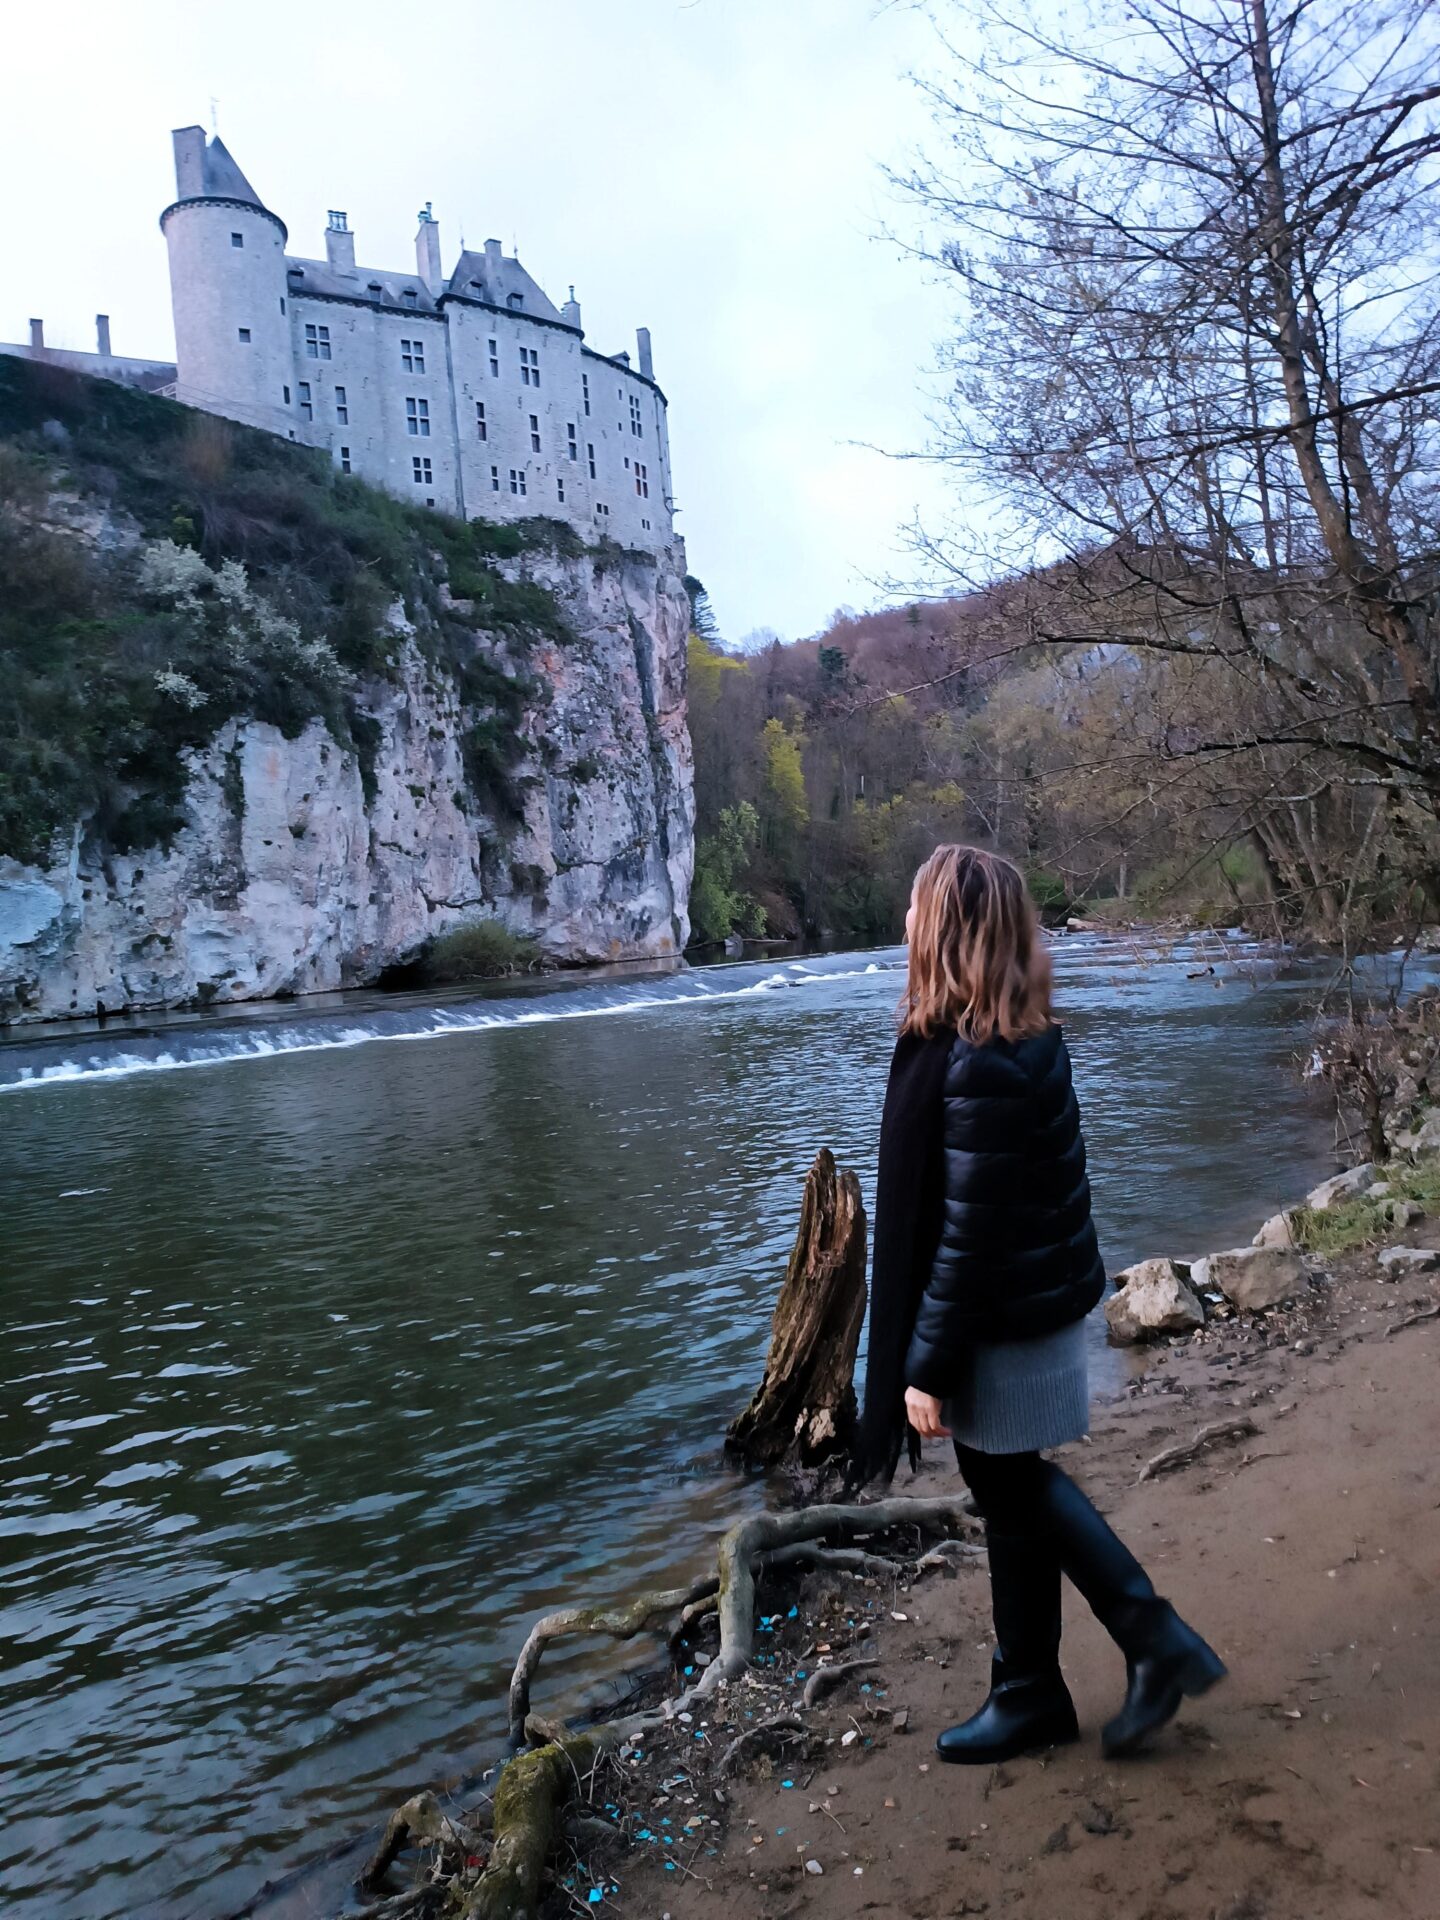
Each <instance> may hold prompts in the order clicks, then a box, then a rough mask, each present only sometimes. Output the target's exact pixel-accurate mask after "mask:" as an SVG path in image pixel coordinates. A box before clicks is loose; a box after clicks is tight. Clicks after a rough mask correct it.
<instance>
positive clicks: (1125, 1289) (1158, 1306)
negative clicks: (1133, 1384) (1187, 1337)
mask: <svg viewBox="0 0 1440 1920" xmlns="http://www.w3.org/2000/svg"><path fill="white" fill-rule="evenodd" d="M1115 1285H1116V1288H1117V1291H1116V1292H1115V1293H1114V1294H1113V1295H1112V1296H1111V1298H1110V1299H1109V1300H1107V1301H1106V1303H1105V1321H1106V1324H1107V1326H1108V1327H1109V1329H1110V1338H1111V1339H1112V1340H1113V1341H1114V1342H1115V1344H1116V1345H1117V1346H1121V1347H1130V1346H1134V1345H1136V1344H1137V1342H1139V1341H1141V1340H1153V1339H1155V1338H1156V1337H1157V1336H1158V1335H1160V1334H1165V1333H1190V1332H1193V1330H1194V1329H1195V1328H1196V1327H1203V1326H1204V1324H1205V1308H1204V1306H1203V1305H1202V1304H1201V1302H1200V1299H1199V1297H1198V1296H1197V1295H1196V1294H1195V1292H1194V1291H1193V1289H1192V1288H1191V1287H1190V1286H1189V1285H1188V1283H1187V1281H1186V1278H1185V1275H1184V1273H1183V1272H1182V1270H1181V1268H1180V1266H1179V1263H1178V1262H1177V1261H1174V1260H1141V1261H1140V1262H1139V1264H1138V1265H1136V1266H1133V1267H1127V1268H1126V1269H1125V1271H1124V1272H1123V1273H1118V1274H1116V1276H1115Z"/></svg>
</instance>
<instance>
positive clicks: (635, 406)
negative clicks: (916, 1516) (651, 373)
mask: <svg viewBox="0 0 1440 1920" xmlns="http://www.w3.org/2000/svg"><path fill="white" fill-rule="evenodd" d="M630 431H631V433H633V434H634V436H635V438H636V439H637V440H643V439H644V438H645V429H644V427H643V426H642V425H641V423H640V402H639V400H638V399H637V398H636V396H635V395H634V394H633V393H632V394H631V396H630Z"/></svg>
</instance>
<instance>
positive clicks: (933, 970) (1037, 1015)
mask: <svg viewBox="0 0 1440 1920" xmlns="http://www.w3.org/2000/svg"><path fill="white" fill-rule="evenodd" d="M899 1012H900V1030H901V1032H902V1033H914V1034H920V1035H929V1034H932V1033H936V1032H938V1031H939V1030H940V1029H942V1028H945V1027H953V1028H954V1029H955V1030H956V1031H957V1032H958V1033H961V1034H963V1035H964V1036H965V1038H966V1039H967V1040H971V1041H973V1042H974V1043H975V1045H977V1046H984V1045H985V1043H986V1042H987V1041H989V1040H993V1039H994V1038H995V1037H996V1036H997V1035H998V1036H999V1037H1000V1038H1001V1039H1002V1040H1019V1039H1020V1038H1022V1037H1023V1036H1024V1035H1026V1034H1033V1033H1043V1032H1044V1030H1045V1029H1046V1027H1048V1026H1049V1025H1050V1024H1051V1014H1050V956H1049V954H1048V953H1047V952H1046V951H1045V946H1044V942H1043V941H1042V939H1041V937H1040V922H1039V917H1038V915H1037V914H1036V912H1035V905H1034V902H1033V901H1032V900H1031V898H1030V894H1029V891H1028V889H1027V888H1026V885H1025V880H1024V876H1023V875H1022V874H1021V872H1020V869H1019V868H1018V867H1016V866H1014V865H1013V864H1012V863H1011V862H1010V861H1009V860H1005V859H1002V858H1001V856H1000V855H999V854H997V853H983V852H981V850H980V849H979V848H978V847H955V846H945V847H937V848H936V849H935V851H934V853H932V854H931V856H930V858H929V859H928V860H927V861H926V862H925V864H924V866H922V867H921V869H920V871H919V872H918V873H917V874H916V876H915V890H914V894H913V896H912V899H911V921H910V971H909V977H908V979H907V981H906V985H905V992H904V994H903V995H902V996H901V1000H900V1009H899Z"/></svg>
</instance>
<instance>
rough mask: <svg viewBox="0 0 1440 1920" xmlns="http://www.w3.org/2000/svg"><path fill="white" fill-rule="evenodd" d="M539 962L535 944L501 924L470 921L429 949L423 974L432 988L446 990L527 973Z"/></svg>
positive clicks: (440, 938)
mask: <svg viewBox="0 0 1440 1920" xmlns="http://www.w3.org/2000/svg"><path fill="white" fill-rule="evenodd" d="M539 959H540V950H539V948H538V947H537V946H536V945H535V942H534V941H533V940H527V939H526V938H525V937H524V936H523V935H521V934H518V933H511V931H510V929H509V928H508V927H505V926H502V925H501V924H500V922H499V921H498V920H471V921H468V922H467V923H466V924H465V925H464V926H461V927H453V928H452V929H451V930H450V932H449V933H442V934H439V935H437V937H436V938H435V939H434V940H432V941H431V942H430V945H429V947H428V948H427V949H426V952H425V957H424V959H423V960H422V961H421V963H420V971H421V976H422V978H423V979H424V980H426V981H427V982H428V983H429V984H431V985H432V986H445V985H453V984H454V983H456V982H458V981H462V980H500V979H504V978H505V977H506V976H507V975H510V974H515V973H524V972H528V971H529V970H530V969H531V968H532V967H534V966H535V965H536V964H537V963H538V961H539Z"/></svg>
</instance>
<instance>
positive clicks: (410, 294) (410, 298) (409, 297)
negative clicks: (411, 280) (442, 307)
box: [400, 287, 419, 307]
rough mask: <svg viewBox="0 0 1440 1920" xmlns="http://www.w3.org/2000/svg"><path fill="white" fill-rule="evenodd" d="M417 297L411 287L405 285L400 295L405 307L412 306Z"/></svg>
mask: <svg viewBox="0 0 1440 1920" xmlns="http://www.w3.org/2000/svg"><path fill="white" fill-rule="evenodd" d="M418 297H419V296H418V295H417V294H416V292H415V289H414V288H413V287H406V288H405V290H404V292H403V293H402V294H401V295H400V298H401V299H402V300H403V301H404V302H405V304H406V306H407V307H413V306H414V305H415V302H416V300H417V299H418Z"/></svg>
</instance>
